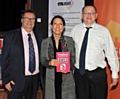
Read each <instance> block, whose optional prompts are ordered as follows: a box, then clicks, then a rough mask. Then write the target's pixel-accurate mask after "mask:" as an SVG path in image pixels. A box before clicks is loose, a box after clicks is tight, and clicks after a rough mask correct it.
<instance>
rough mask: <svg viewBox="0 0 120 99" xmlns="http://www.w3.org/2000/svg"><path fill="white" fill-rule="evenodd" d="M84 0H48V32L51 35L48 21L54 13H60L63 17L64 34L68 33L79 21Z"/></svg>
mask: <svg viewBox="0 0 120 99" xmlns="http://www.w3.org/2000/svg"><path fill="white" fill-rule="evenodd" d="M83 6H84V0H49V19H48V20H49V27H48V30H49V33H48V36H50V35H51V29H50V22H51V19H52V18H53V17H54V16H55V15H61V16H63V18H64V19H65V22H66V27H65V35H69V33H70V32H71V29H72V28H73V27H74V26H75V25H76V24H79V23H80V22H81V21H80V20H81V10H82V7H83Z"/></svg>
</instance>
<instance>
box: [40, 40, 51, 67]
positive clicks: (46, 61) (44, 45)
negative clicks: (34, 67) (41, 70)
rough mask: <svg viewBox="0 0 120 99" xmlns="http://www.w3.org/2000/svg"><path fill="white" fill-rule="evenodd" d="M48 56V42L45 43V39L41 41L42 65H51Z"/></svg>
mask: <svg viewBox="0 0 120 99" xmlns="http://www.w3.org/2000/svg"><path fill="white" fill-rule="evenodd" d="M47 57H48V48H47V43H45V41H44V40H43V41H42V43H41V52H40V61H41V64H42V66H45V67H50V66H49V59H47Z"/></svg>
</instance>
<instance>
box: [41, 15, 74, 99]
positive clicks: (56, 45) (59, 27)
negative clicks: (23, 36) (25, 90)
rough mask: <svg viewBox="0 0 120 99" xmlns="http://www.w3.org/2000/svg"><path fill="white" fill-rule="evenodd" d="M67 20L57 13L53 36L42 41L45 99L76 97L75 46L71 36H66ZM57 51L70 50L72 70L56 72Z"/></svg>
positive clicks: (54, 20)
mask: <svg viewBox="0 0 120 99" xmlns="http://www.w3.org/2000/svg"><path fill="white" fill-rule="evenodd" d="M64 28H65V20H64V18H63V17H61V16H59V15H57V16H55V17H53V19H52V21H51V29H52V36H51V37H48V38H47V39H45V40H43V41H42V45H41V54H40V55H41V56H40V57H41V58H40V60H41V64H42V65H43V66H45V67H46V78H45V91H44V92H45V99H75V83H74V78H73V70H72V69H73V66H74V64H75V48H74V42H73V39H72V38H71V37H68V36H64V35H63V31H64ZM56 52H70V72H63V73H62V72H56V66H58V64H59V62H58V60H57V59H56Z"/></svg>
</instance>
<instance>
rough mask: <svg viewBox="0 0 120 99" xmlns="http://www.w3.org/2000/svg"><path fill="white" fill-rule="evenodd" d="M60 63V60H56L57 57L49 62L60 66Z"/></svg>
mask: <svg viewBox="0 0 120 99" xmlns="http://www.w3.org/2000/svg"><path fill="white" fill-rule="evenodd" d="M58 64H59V62H58V60H56V59H52V60H51V61H50V62H49V65H51V66H58Z"/></svg>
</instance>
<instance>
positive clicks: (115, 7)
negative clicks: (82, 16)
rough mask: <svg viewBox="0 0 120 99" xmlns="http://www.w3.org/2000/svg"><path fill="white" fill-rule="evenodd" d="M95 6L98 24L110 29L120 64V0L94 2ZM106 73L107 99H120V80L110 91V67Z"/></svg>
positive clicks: (98, 0)
mask: <svg viewBox="0 0 120 99" xmlns="http://www.w3.org/2000/svg"><path fill="white" fill-rule="evenodd" d="M94 5H95V6H96V8H97V12H98V20H97V23H100V24H102V25H104V26H106V27H107V28H108V29H109V31H110V33H111V36H112V39H113V41H114V44H115V47H116V50H117V53H118V57H119V62H120V10H119V9H120V0H94ZM106 71H107V75H108V98H107V99H120V79H119V84H118V86H117V87H116V88H115V89H110V84H111V82H112V81H111V80H112V79H111V72H110V69H109V66H107V70H106ZM119 77H120V75H119Z"/></svg>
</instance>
